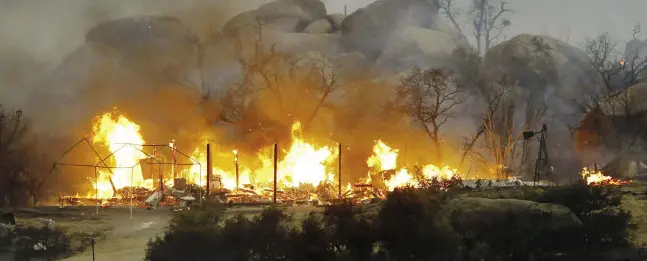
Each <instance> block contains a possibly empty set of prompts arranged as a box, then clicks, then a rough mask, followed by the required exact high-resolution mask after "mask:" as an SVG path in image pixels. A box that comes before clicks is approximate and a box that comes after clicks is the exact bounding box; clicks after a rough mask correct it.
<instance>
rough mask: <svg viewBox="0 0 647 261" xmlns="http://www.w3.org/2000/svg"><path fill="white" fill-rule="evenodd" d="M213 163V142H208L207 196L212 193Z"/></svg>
mask: <svg viewBox="0 0 647 261" xmlns="http://www.w3.org/2000/svg"><path fill="white" fill-rule="evenodd" d="M212 164H213V163H212V162H211V144H207V188H206V190H205V191H206V192H207V197H209V195H211V175H212V174H213V173H212V172H213V170H212V167H211V166H212Z"/></svg>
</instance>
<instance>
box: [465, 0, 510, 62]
mask: <svg viewBox="0 0 647 261" xmlns="http://www.w3.org/2000/svg"><path fill="white" fill-rule="evenodd" d="M506 5H507V2H505V1H500V2H499V4H496V3H493V0H473V1H472V7H471V10H470V18H471V20H472V26H473V28H474V37H475V38H476V48H477V50H478V53H479V54H481V55H483V54H484V53H485V52H487V50H489V49H490V47H491V46H492V45H493V44H496V42H497V41H498V39H499V36H501V33H502V32H503V30H504V29H505V28H507V27H508V26H510V24H511V22H510V20H508V19H507V18H505V15H506V14H507V13H510V12H512V9H509V8H507V6H506Z"/></svg>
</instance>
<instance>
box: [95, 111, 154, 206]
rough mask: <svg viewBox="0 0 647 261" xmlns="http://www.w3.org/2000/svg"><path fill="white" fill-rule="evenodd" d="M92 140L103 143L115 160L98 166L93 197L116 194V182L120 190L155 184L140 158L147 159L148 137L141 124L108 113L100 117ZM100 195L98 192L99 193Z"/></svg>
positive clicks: (96, 121) (105, 196) (107, 196)
mask: <svg viewBox="0 0 647 261" xmlns="http://www.w3.org/2000/svg"><path fill="white" fill-rule="evenodd" d="M93 130H94V131H93V137H92V141H93V143H95V144H101V145H104V146H106V147H108V149H109V150H110V152H111V153H112V156H111V159H110V160H112V162H110V161H106V165H107V167H108V168H100V169H98V178H97V180H93V182H92V183H93V186H94V189H95V191H93V192H91V194H92V196H93V197H94V196H96V197H99V198H109V197H111V196H116V195H113V189H112V185H111V184H110V182H111V180H112V184H114V187H115V188H116V189H121V188H124V187H129V186H146V184H147V183H150V184H149V185H152V180H150V181H145V180H144V178H143V176H142V172H141V168H139V167H138V163H139V160H141V159H144V158H146V155H145V154H144V153H143V152H142V146H141V145H143V144H144V139H143V138H142V135H141V134H140V133H139V130H140V127H139V125H137V124H135V123H134V122H132V121H130V120H129V119H128V118H126V117H125V116H123V115H117V114H115V113H105V114H103V115H101V116H99V117H97V118H96V120H95V124H94V128H93ZM95 194H96V195H95Z"/></svg>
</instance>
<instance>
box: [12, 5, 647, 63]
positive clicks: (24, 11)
mask: <svg viewBox="0 0 647 261" xmlns="http://www.w3.org/2000/svg"><path fill="white" fill-rule="evenodd" d="M142 1H149V2H150V1H154V2H153V3H154V4H152V5H153V6H155V8H158V9H160V8H161V9H164V8H175V6H177V5H178V4H177V3H187V2H200V1H230V2H232V3H236V5H238V6H237V9H238V10H239V11H242V10H246V9H251V8H254V7H255V6H258V5H259V4H260V3H262V2H268V1H269V0H183V1H182V2H180V1H177V0H103V2H101V0H95V1H88V0H56V1H46V0H0V58H1V57H3V52H4V54H7V53H12V54H14V53H18V54H19V55H22V56H29V57H30V58H31V59H35V60H37V61H38V62H41V63H46V64H51V65H55V64H57V63H59V62H60V61H61V60H62V59H63V58H64V57H65V56H67V55H68V54H69V53H71V52H72V51H73V50H74V49H76V48H77V47H78V46H80V45H81V44H82V43H83V40H84V35H85V33H86V32H87V30H88V29H89V28H91V27H92V26H94V25H95V24H97V23H98V22H100V21H104V20H109V19H114V18H118V17H124V16H132V15H136V14H138V13H142V12H143V11H144V10H146V11H147V12H154V11H150V10H148V9H151V4H150V3H149V4H143V3H140V2H142ZM455 1H459V2H461V1H462V2H463V3H466V2H467V3H469V1H470V0H455ZM323 2H325V3H326V5H327V7H328V10H329V12H330V13H343V12H344V6H347V8H348V9H347V10H348V12H349V13H350V12H352V11H354V10H356V9H357V8H361V7H363V6H366V5H367V4H369V3H371V2H372V0H323ZM508 2H509V3H510V7H511V8H512V9H514V13H512V14H510V15H509V18H510V20H511V21H512V26H510V28H508V29H507V31H506V32H505V33H504V35H503V37H504V38H510V37H512V36H514V35H517V34H521V33H531V34H543V35H549V36H553V37H555V38H559V39H562V40H564V41H568V42H569V43H571V44H572V45H575V46H581V44H582V42H583V41H584V39H585V38H587V37H592V36H595V35H596V34H597V33H599V32H602V31H608V32H609V33H610V34H611V36H613V37H614V38H615V39H617V40H619V41H620V42H621V45H622V46H624V42H626V41H628V40H630V39H631V30H632V27H633V25H634V24H636V23H637V22H640V23H641V24H643V25H644V26H645V33H643V34H642V38H643V39H645V38H647V15H645V14H644V10H647V0H508ZM160 12H161V11H160ZM463 22H464V23H465V24H468V21H466V20H465V21H463ZM465 31H466V32H469V29H465ZM468 37H470V36H469V35H468Z"/></svg>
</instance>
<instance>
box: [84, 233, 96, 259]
mask: <svg viewBox="0 0 647 261" xmlns="http://www.w3.org/2000/svg"><path fill="white" fill-rule="evenodd" d="M85 239H90V242H91V243H92V261H94V244H95V239H94V237H86V238H85Z"/></svg>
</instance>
